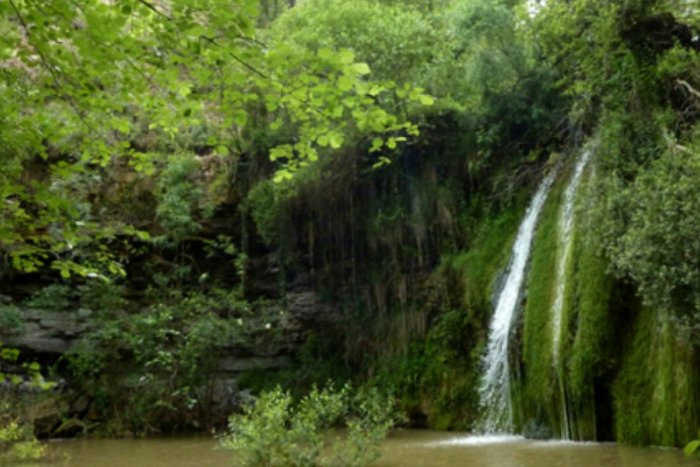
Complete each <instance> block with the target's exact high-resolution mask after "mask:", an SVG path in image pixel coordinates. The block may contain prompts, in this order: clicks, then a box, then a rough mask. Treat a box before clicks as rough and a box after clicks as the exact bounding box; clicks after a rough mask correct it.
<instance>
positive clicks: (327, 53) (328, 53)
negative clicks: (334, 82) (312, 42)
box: [318, 47, 333, 60]
mask: <svg viewBox="0 0 700 467" xmlns="http://www.w3.org/2000/svg"><path fill="white" fill-rule="evenodd" d="M318 56H319V57H321V58H322V59H324V60H329V59H330V58H331V57H333V51H332V50H331V49H329V48H327V47H324V48H322V49H319V51H318Z"/></svg>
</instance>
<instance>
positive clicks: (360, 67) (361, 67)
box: [352, 62, 370, 75]
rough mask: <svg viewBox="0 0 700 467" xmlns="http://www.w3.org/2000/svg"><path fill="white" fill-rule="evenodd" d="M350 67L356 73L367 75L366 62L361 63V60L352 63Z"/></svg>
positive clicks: (367, 66)
mask: <svg viewBox="0 0 700 467" xmlns="http://www.w3.org/2000/svg"><path fill="white" fill-rule="evenodd" d="M352 69H353V71H354V72H355V73H357V74H358V75H367V74H369V72H370V69H369V65H367V64H366V63H362V62H360V63H353V64H352Z"/></svg>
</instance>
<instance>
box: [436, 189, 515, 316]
mask: <svg viewBox="0 0 700 467" xmlns="http://www.w3.org/2000/svg"><path fill="white" fill-rule="evenodd" d="M525 201H526V198H525V197H524V196H521V197H520V198H519V199H517V200H516V202H515V203H513V204H512V205H511V206H509V207H507V208H504V209H502V210H500V211H498V212H496V213H492V212H484V213H482V214H481V216H480V218H476V219H475V223H476V228H475V229H474V235H473V241H472V242H471V244H470V246H469V249H468V250H466V251H464V252H462V253H459V254H457V255H456V256H454V257H452V258H450V259H449V260H448V261H447V262H446V263H447V264H449V266H450V267H452V268H454V269H455V270H457V271H460V273H461V276H462V283H463V286H464V306H465V308H466V309H467V310H480V311H483V312H484V313H486V312H487V311H490V306H491V298H492V296H493V287H494V285H495V282H496V279H497V276H498V273H499V272H501V271H503V269H504V268H505V267H506V265H507V263H508V258H509V257H510V249H511V245H512V244H513V241H514V240H515V235H516V233H517V231H518V224H519V223H520V220H521V217H522V215H523V212H524V211H525Z"/></svg>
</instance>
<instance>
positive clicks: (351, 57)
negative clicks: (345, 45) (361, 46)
mask: <svg viewBox="0 0 700 467" xmlns="http://www.w3.org/2000/svg"><path fill="white" fill-rule="evenodd" d="M338 60H339V61H340V63H342V64H343V65H349V64H351V63H352V62H354V61H355V52H353V51H352V50H349V49H344V50H341V51H340V53H339V54H338Z"/></svg>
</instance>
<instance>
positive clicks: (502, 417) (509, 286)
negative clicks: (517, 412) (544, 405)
mask: <svg viewBox="0 0 700 467" xmlns="http://www.w3.org/2000/svg"><path fill="white" fill-rule="evenodd" d="M553 180H554V177H553V175H548V176H547V177H545V179H544V180H543V181H542V182H541V183H540V186H539V187H538V188H537V192H536V193H535V196H534V197H533V198H532V201H530V206H529V207H528V209H527V212H526V213H525V217H524V218H523V220H522V222H521V223H520V227H519V228H518V235H517V237H516V238H515V243H514V244H513V249H512V251H511V258H510V263H509V265H508V270H507V272H506V277H505V281H504V285H503V288H502V289H501V291H500V293H499V295H498V299H497V301H496V308H495V311H494V314H493V318H492V319H491V325H490V328H489V340H488V346H487V350H486V355H485V356H484V359H483V367H484V374H483V377H482V381H481V387H480V388H479V394H480V397H481V406H482V409H483V410H484V416H483V418H482V422H481V430H482V431H483V432H485V433H509V432H511V431H512V428H513V402H512V400H511V394H510V365H509V363H508V341H509V336H510V333H511V329H512V327H513V322H514V321H515V319H514V318H515V316H516V313H517V311H518V308H519V302H520V297H521V293H522V286H523V282H524V279H525V270H526V267H527V262H528V258H529V257H530V247H531V246H532V238H533V236H534V233H535V227H536V226H537V218H538V217H539V214H540V211H541V210H542V206H543V205H544V202H545V200H546V199H547V193H548V192H549V188H550V186H551V185H552V181H553Z"/></svg>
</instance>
